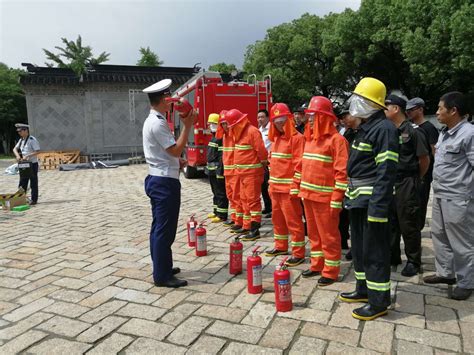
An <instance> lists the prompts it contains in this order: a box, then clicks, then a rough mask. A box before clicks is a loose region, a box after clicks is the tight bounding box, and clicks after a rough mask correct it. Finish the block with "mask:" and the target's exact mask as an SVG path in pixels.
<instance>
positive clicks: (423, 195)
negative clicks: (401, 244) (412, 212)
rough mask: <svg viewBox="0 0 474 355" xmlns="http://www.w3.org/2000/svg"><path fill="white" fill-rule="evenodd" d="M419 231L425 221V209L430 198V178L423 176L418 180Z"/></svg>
mask: <svg viewBox="0 0 474 355" xmlns="http://www.w3.org/2000/svg"><path fill="white" fill-rule="evenodd" d="M419 191H420V224H419V228H420V231H421V230H423V228H424V227H425V223H426V210H427V208H428V201H429V200H430V191H431V179H426V178H423V179H422V180H421V181H420V189H419Z"/></svg>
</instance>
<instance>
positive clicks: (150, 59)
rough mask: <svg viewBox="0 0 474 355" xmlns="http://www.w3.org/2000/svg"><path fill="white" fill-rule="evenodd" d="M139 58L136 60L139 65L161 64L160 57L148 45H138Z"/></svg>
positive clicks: (154, 65)
mask: <svg viewBox="0 0 474 355" xmlns="http://www.w3.org/2000/svg"><path fill="white" fill-rule="evenodd" d="M140 54H141V58H140V59H139V60H138V62H137V65H138V66H140V67H159V66H160V65H162V64H163V61H162V60H160V57H158V55H157V54H156V53H154V52H153V51H152V50H151V49H150V47H146V48H145V47H140Z"/></svg>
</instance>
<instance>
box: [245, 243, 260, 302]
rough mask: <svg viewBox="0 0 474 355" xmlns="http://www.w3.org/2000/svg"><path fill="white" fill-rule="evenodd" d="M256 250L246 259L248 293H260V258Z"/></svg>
mask: <svg viewBox="0 0 474 355" xmlns="http://www.w3.org/2000/svg"><path fill="white" fill-rule="evenodd" d="M258 248H259V247H256V248H255V249H254V250H253V251H252V255H250V256H248V257H247V291H248V293H252V294H256V293H262V291H263V287H262V258H261V257H260V256H259V255H258V251H257V250H258Z"/></svg>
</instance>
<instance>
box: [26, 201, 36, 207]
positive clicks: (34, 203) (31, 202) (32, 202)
mask: <svg viewBox="0 0 474 355" xmlns="http://www.w3.org/2000/svg"><path fill="white" fill-rule="evenodd" d="M37 203H38V202H36V201H30V202H29V203H28V204H29V205H30V206H34V205H36V204H37Z"/></svg>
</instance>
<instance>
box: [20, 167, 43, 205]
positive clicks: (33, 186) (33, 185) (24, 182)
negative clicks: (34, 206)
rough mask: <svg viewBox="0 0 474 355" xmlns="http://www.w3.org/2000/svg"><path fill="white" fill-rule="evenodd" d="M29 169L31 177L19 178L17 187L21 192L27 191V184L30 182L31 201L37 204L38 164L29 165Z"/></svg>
mask: <svg viewBox="0 0 474 355" xmlns="http://www.w3.org/2000/svg"><path fill="white" fill-rule="evenodd" d="M31 167H32V168H33V175H32V176H31V177H27V178H21V177H20V183H19V184H18V187H22V188H23V190H25V192H26V190H27V189H28V182H31V201H33V202H38V169H39V165H38V163H31Z"/></svg>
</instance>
